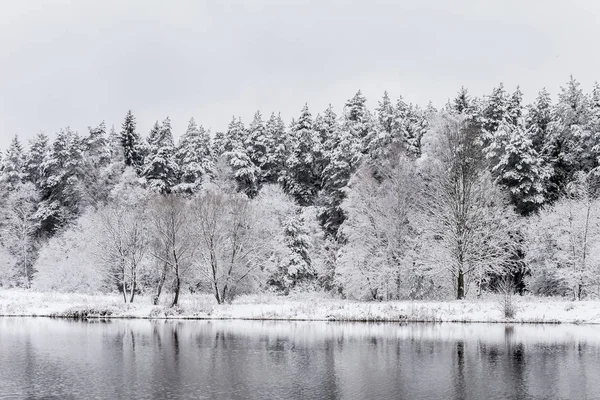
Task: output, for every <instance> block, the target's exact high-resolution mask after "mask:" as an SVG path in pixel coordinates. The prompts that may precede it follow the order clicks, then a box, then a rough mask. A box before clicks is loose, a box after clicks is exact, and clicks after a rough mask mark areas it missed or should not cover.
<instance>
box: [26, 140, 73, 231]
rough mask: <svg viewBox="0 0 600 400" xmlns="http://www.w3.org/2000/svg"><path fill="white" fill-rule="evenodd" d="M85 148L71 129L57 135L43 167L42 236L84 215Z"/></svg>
mask: <svg viewBox="0 0 600 400" xmlns="http://www.w3.org/2000/svg"><path fill="white" fill-rule="evenodd" d="M82 147H83V146H82V141H81V139H80V137H79V135H78V134H77V133H76V132H74V131H72V130H71V129H70V128H65V129H62V130H61V131H60V132H58V133H57V134H56V139H55V140H54V142H53V144H52V150H51V152H50V155H49V157H48V158H47V160H46V162H45V163H44V165H43V167H42V168H43V171H44V176H43V178H42V180H41V185H40V186H41V193H42V196H41V202H40V205H39V207H38V211H37V218H38V220H39V221H40V227H41V231H42V233H47V234H53V233H54V232H55V231H56V229H58V228H59V227H61V226H63V225H64V224H66V223H68V222H70V221H73V220H74V219H75V218H76V217H77V216H78V215H79V214H80V212H81V209H80V205H81V198H82V192H81V184H80V183H81V182H80V181H81V176H82V166H83V152H82Z"/></svg>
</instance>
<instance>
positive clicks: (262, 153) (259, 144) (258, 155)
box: [244, 111, 273, 186]
mask: <svg viewBox="0 0 600 400" xmlns="http://www.w3.org/2000/svg"><path fill="white" fill-rule="evenodd" d="M272 145H273V144H272V143H269V138H268V136H267V132H266V128H265V123H264V121H263V119H262V115H261V113H260V111H257V112H256V113H255V114H254V119H253V120H252V122H251V123H250V126H248V134H247V135H246V136H245V137H244V147H245V148H246V153H247V154H248V157H250V160H252V162H253V163H254V165H255V166H256V167H257V169H258V170H259V174H258V176H257V179H258V184H259V186H260V185H262V184H263V183H264V182H265V180H266V179H265V176H266V175H267V174H268V169H269V166H268V165H267V164H268V157H267V154H268V152H269V151H270V147H271V146H272Z"/></svg>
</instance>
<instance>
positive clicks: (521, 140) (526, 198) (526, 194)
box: [492, 120, 551, 215]
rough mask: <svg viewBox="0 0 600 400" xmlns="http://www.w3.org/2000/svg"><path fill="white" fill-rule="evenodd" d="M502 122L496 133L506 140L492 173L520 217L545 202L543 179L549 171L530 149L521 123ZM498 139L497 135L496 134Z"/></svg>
mask: <svg viewBox="0 0 600 400" xmlns="http://www.w3.org/2000/svg"><path fill="white" fill-rule="evenodd" d="M511 122H512V121H505V122H503V123H502V124H501V125H500V126H499V128H498V131H497V133H499V132H504V134H503V135H501V136H502V137H506V141H505V142H504V145H503V148H502V149H501V150H500V156H499V157H498V161H497V163H496V164H495V165H494V166H493V168H492V173H493V174H494V175H495V176H496V177H497V182H498V183H499V184H500V185H502V186H503V187H505V188H506V189H507V190H508V193H509V195H510V200H511V202H512V204H513V205H514V207H515V211H517V213H519V214H521V215H529V214H531V213H534V212H536V211H537V210H538V209H539V208H540V207H541V206H543V205H544V204H545V203H546V202H547V201H548V195H547V180H548V178H549V177H550V173H551V170H550V168H549V167H548V166H547V164H546V163H545V161H544V159H543V158H542V157H541V155H540V154H539V153H538V152H537V151H536V150H535V148H534V147H533V142H532V140H531V138H530V137H529V132H528V131H527V129H526V128H525V125H524V123H523V121H522V120H518V121H517V123H516V124H513V123H511ZM498 136H500V135H498Z"/></svg>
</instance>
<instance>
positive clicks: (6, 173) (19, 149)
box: [0, 135, 26, 191]
mask: <svg viewBox="0 0 600 400" xmlns="http://www.w3.org/2000/svg"><path fill="white" fill-rule="evenodd" d="M25 177H26V173H25V165H24V151H23V146H22V145H21V141H20V140H19V137H18V136H16V135H15V137H14V138H13V139H12V141H11V142H10V145H9V147H8V150H7V151H6V154H5V156H4V157H3V159H2V163H1V170H0V185H1V186H2V188H3V190H6V191H13V190H15V189H16V188H17V187H19V185H21V183H23V181H24V180H25Z"/></svg>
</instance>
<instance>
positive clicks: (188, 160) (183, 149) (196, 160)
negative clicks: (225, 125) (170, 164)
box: [176, 118, 213, 193]
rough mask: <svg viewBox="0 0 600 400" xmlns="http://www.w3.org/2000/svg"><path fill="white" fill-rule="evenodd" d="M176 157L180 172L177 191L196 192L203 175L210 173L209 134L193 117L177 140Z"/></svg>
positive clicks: (211, 167) (211, 166) (211, 168)
mask: <svg viewBox="0 0 600 400" xmlns="http://www.w3.org/2000/svg"><path fill="white" fill-rule="evenodd" d="M176 159H177V163H178V164H179V170H180V174H181V176H180V183H179V184H178V185H177V190H178V191H185V192H190V193H194V192H196V191H197V190H198V188H199V186H200V184H201V183H202V182H203V180H204V177H205V176H210V174H211V173H212V170H213V162H212V155H211V143H210V136H209V134H208V132H206V130H205V129H204V127H203V126H200V127H198V125H197V124H196V121H194V118H191V119H190V122H189V124H188V128H187V131H186V132H185V133H184V134H183V136H182V137H181V140H180V141H179V145H178V146H177V152H176Z"/></svg>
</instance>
